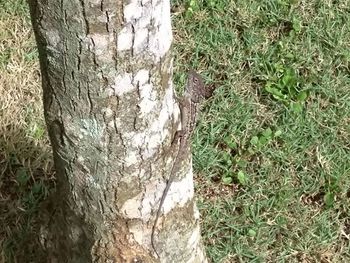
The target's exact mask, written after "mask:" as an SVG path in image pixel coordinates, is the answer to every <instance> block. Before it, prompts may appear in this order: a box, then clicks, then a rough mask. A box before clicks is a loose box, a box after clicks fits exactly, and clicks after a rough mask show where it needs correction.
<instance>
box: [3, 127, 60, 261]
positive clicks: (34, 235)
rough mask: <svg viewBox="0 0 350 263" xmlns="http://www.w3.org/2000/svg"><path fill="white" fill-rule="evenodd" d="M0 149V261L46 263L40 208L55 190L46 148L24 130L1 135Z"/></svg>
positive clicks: (42, 215) (41, 211)
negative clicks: (41, 234) (42, 242)
mask: <svg viewBox="0 0 350 263" xmlns="http://www.w3.org/2000/svg"><path fill="white" fill-rule="evenodd" d="M9 130H10V129H9ZM13 136H15V137H13ZM0 148H1V151H0V211H1V213H0V247H1V250H2V253H1V257H0V261H1V262H46V261H45V259H44V258H45V257H44V256H45V252H44V251H43V249H42V247H41V245H40V226H41V224H42V223H41V222H43V217H44V214H43V210H42V209H41V206H42V205H43V202H44V201H45V200H46V199H47V197H48V196H49V193H50V192H51V191H52V190H53V189H54V177H53V174H54V173H53V169H52V165H51V160H50V159H51V158H50V154H49V153H47V152H48V149H47V148H46V149H45V147H44V148H43V146H42V145H38V144H37V143H36V140H35V139H31V138H28V137H27V136H26V132H25V131H24V130H23V131H16V132H12V133H11V132H9V133H8V134H3V135H2V136H1V137H0ZM40 166H41V167H40Z"/></svg>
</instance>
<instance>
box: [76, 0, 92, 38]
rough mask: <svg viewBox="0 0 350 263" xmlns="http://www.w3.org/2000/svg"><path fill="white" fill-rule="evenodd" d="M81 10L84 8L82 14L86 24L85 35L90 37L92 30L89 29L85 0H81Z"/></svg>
mask: <svg viewBox="0 0 350 263" xmlns="http://www.w3.org/2000/svg"><path fill="white" fill-rule="evenodd" d="M79 2H80V5H81V8H82V14H83V19H84V23H85V35H86V36H87V35H89V33H90V28H89V21H88V18H87V15H86V10H85V2H84V0H79Z"/></svg>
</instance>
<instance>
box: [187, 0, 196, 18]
mask: <svg viewBox="0 0 350 263" xmlns="http://www.w3.org/2000/svg"><path fill="white" fill-rule="evenodd" d="M198 10H199V3H198V1H197V0H189V2H188V7H187V10H186V16H187V17H191V16H193V14H194V13H195V12H196V11H198Z"/></svg>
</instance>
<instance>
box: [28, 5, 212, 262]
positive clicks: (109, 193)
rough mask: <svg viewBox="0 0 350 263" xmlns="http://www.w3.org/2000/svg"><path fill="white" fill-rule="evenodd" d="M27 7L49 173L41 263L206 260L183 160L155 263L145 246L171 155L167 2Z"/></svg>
mask: <svg viewBox="0 0 350 263" xmlns="http://www.w3.org/2000/svg"><path fill="white" fill-rule="evenodd" d="M29 4H30V9H31V17H32V23H33V28H34V31H35V35H36V40H37V44H38V48H39V55H40V64H41V71H42V85H43V91H44V110H45V118H46V122H47V127H48V130H49V136H50V139H51V143H52V147H53V152H54V159H55V167H56V170H57V194H56V195H55V198H54V200H53V201H54V208H55V209H53V210H54V212H52V213H51V221H50V224H49V227H48V228H46V229H43V237H45V238H43V243H44V242H46V243H45V244H44V245H45V246H46V247H47V248H48V249H49V250H50V251H51V254H50V259H49V260H48V262H50V261H51V262H206V259H205V256H204V251H203V247H202V245H201V242H200V230H199V214H198V211H197V208H196V206H195V203H194V196H193V180H192V169H191V158H190V153H189V158H188V160H187V161H186V162H183V165H182V169H181V170H180V171H179V172H178V173H177V175H176V181H175V182H174V183H173V184H172V186H171V188H170V191H169V194H168V197H167V198H166V200H165V203H164V206H163V210H164V214H163V216H162V218H161V219H160V220H159V224H158V226H157V233H156V242H155V243H156V246H157V252H158V253H159V254H160V259H158V258H157V257H156V253H155V252H154V251H153V249H152V246H151V239H150V237H151V230H152V226H153V222H154V218H155V215H156V213H157V209H158V204H159V200H160V198H161V195H162V193H163V189H164V188H165V184H166V178H168V176H169V172H170V170H171V166H172V163H173V158H174V156H175V155H176V153H175V152H172V151H170V149H171V148H170V145H171V140H172V138H173V135H174V132H175V130H176V129H177V128H178V115H179V110H178V107H177V104H176V103H175V101H174V93H173V87H172V82H171V75H172V74H171V68H172V65H171V55H170V46H171V41H172V35H171V25H170V8H169V0H158V1H156V0H129V1H122V0H31V1H29ZM52 208H53V207H51V209H52ZM44 231H47V233H46V234H44Z"/></svg>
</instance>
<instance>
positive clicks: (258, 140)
mask: <svg viewBox="0 0 350 263" xmlns="http://www.w3.org/2000/svg"><path fill="white" fill-rule="evenodd" d="M281 135H282V131H281V130H276V131H275V132H273V131H272V130H271V128H267V129H265V130H264V131H263V132H262V133H261V134H259V135H255V136H253V137H252V138H251V139H250V147H249V148H248V151H249V152H250V153H255V152H256V151H259V150H261V149H262V148H263V147H264V146H265V145H267V144H268V143H269V142H271V141H272V139H273V138H277V137H279V136H281Z"/></svg>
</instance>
